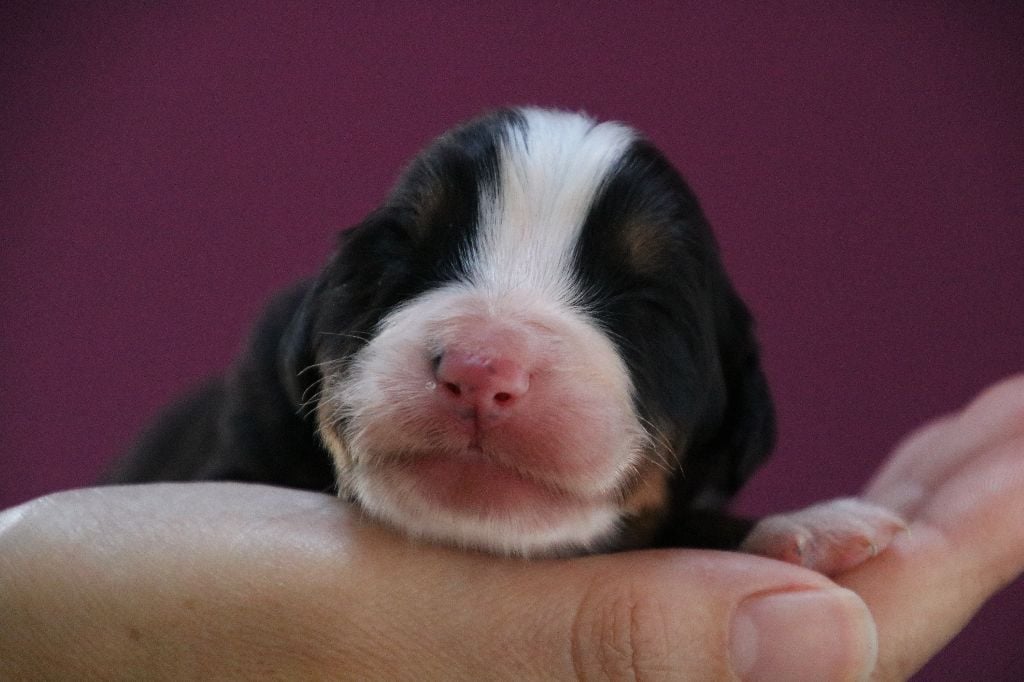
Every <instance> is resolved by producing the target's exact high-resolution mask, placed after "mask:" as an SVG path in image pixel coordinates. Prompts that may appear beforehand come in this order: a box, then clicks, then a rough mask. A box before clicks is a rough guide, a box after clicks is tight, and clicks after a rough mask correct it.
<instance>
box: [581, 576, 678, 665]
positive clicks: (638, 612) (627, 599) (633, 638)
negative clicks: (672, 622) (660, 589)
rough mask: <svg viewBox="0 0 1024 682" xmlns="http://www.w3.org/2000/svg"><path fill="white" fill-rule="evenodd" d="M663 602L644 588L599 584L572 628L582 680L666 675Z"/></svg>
mask: <svg viewBox="0 0 1024 682" xmlns="http://www.w3.org/2000/svg"><path fill="white" fill-rule="evenodd" d="M666 624H667V623H666V619H665V614H664V610H663V606H662V605H661V604H659V603H657V601H656V600H655V599H654V598H653V597H652V596H651V595H650V594H647V593H645V591H644V590H643V589H642V588H638V587H636V586H633V585H630V586H627V587H620V586H614V587H609V586H607V585H601V584H598V585H595V586H592V587H591V589H590V590H588V591H587V594H586V596H585V597H584V599H583V601H582V602H581V604H580V607H579V610H578V611H577V614H576V619H575V622H574V626H573V629H572V658H573V667H574V670H575V673H576V676H577V678H579V679H581V680H616V681H618V680H660V679H668V678H669V677H670V676H671V675H670V670H669V666H668V660H669V656H668V654H669V650H668V647H667V641H668V636H667V633H666Z"/></svg>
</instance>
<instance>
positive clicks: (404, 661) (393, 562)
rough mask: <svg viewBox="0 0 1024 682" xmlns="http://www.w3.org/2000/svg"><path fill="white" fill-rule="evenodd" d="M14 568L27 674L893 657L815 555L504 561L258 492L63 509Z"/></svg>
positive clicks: (670, 669)
mask: <svg viewBox="0 0 1024 682" xmlns="http://www.w3.org/2000/svg"><path fill="white" fill-rule="evenodd" d="M225 500H227V501H225ZM183 512H184V513H183ZM33 516H34V519H33ZM69 567H73V570H68V569H69ZM0 575H2V576H3V578H2V579H3V580H4V582H5V584H4V592H3V594H4V600H5V602H7V603H6V604H5V608H4V609H0V612H2V614H3V615H0V633H3V634H0V651H2V652H3V654H4V655H2V656H0V660H2V661H3V665H5V666H7V669H6V670H3V671H2V672H3V673H4V674H7V675H10V676H14V677H17V676H18V673H24V672H26V668H25V667H24V666H26V665H38V664H39V661H46V662H47V663H48V665H50V666H53V667H51V668H50V670H48V672H49V673H50V674H52V675H55V676H58V677H60V676H64V677H76V676H81V675H83V674H86V673H88V674H92V675H96V674H97V671H111V670H122V671H123V670H146V671H151V672H153V673H154V674H163V675H165V676H169V677H179V678H180V677H182V676H196V675H198V674H201V675H204V676H229V677H243V678H251V677H254V676H257V675H258V676H262V677H266V676H283V677H303V676H305V677H310V676H312V677H322V676H325V675H334V676H338V677H345V678H347V677H357V678H364V679H367V678H368V679H429V678H435V677H443V678H445V679H453V678H456V679H457V678H464V679H479V678H480V677H482V676H486V677H491V678H493V677H495V676H499V677H502V676H503V677H514V678H520V679H521V678H523V677H571V676H581V677H584V678H593V677H610V678H612V679H618V678H622V677H632V676H635V677H647V676H651V677H655V676H660V677H664V676H670V677H673V678H677V679H679V678H683V679H685V678H692V679H711V678H713V679H728V678H729V677H732V676H736V675H742V676H743V677H745V678H748V679H801V678H804V679H855V678H857V677H859V676H863V674H864V673H865V671H866V670H869V669H870V668H871V666H872V665H873V661H874V653H875V650H876V642H875V631H874V625H873V623H872V621H871V618H870V615H869V614H868V612H867V610H866V608H865V607H864V604H863V603H862V602H861V601H860V599H859V598H857V597H856V596H855V595H853V594H852V593H851V592H849V591H847V590H842V589H839V588H836V587H835V586H834V585H833V584H832V583H830V582H829V581H827V580H826V579H824V578H823V577H821V576H819V575H817V574H814V573H812V572H809V571H806V570H803V569H800V568H798V567H794V566H789V565H785V564H781V563H778V562H772V561H768V560H763V559H759V558H756V557H749V556H743V555H737V554H724V553H712V552H685V551H673V552H643V553H634V554H621V555H609V556H595V557H589V558H584V559H577V560H564V561H546V562H523V561H516V560H501V559H497V558H495V557H489V556H481V555H475V554H471V553H461V552H453V551H448V550H444V549H441V548H434V547H422V546H417V545H414V544H412V543H410V542H409V541H407V540H405V539H402V538H398V537H396V536H395V535H393V534H391V533H388V532H386V531H383V530H380V529H378V528H376V527H373V526H369V525H365V524H362V523H361V522H359V520H358V519H357V518H355V517H354V515H352V514H350V513H346V512H345V511H344V508H342V507H340V506H338V505H337V504H336V503H335V502H334V501H332V500H330V499H329V498H326V497H324V496H318V495H311V494H306V493H296V492H293V491H284V490H276V489H267V488H260V487H256V486H231V485H189V486H173V485H171V486H167V485H164V486H146V487H134V488H120V489H108V490H105V491H83V492H80V493H74V494H70V495H66V496H57V497H56V498H50V499H49V500H44V501H42V502H41V503H37V504H36V505H35V506H32V505H30V506H29V508H28V509H27V511H25V510H23V511H22V513H21V519H20V520H15V521H14V522H13V524H11V525H9V527H8V528H7V531H6V532H4V533H3V534H0ZM15 623H16V624H17V625H18V627H13V625H14V624H15ZM72 643H73V645H74V646H71V644H72ZM8 654H11V655H8ZM19 662H20V663H19ZM26 662H27V663H26ZM19 665H20V666H22V667H18V666H19Z"/></svg>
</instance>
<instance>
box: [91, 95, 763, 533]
mask: <svg viewBox="0 0 1024 682" xmlns="http://www.w3.org/2000/svg"><path fill="white" fill-rule="evenodd" d="M521 124H522V121H521V119H520V118H519V115H518V114H517V112H515V111H502V112H498V113H496V114H493V115H491V116H488V117H485V118H483V119H478V120H477V121H475V122H472V123H470V124H468V125H466V126H463V127H461V128H459V129H456V130H455V131H454V132H451V133H449V134H447V135H445V136H444V137H442V138H440V139H439V140H438V141H437V142H436V143H435V144H434V145H432V146H431V147H430V148H429V149H428V150H427V151H426V152H424V154H422V155H421V156H420V157H418V158H417V160H416V161H414V162H413V164H412V165H411V166H410V167H409V169H408V170H407V171H406V173H405V174H404V175H403V177H402V179H401V180H400V182H399V183H398V185H397V187H396V189H395V190H394V191H393V192H392V194H391V196H390V197H389V199H388V200H387V202H385V204H384V205H383V206H382V207H381V208H380V209H378V210H377V211H375V212H374V213H373V214H372V215H370V216H369V217H368V218H367V219H366V220H365V221H364V222H362V223H361V224H359V225H357V226H356V227H354V228H352V229H350V230H347V231H345V232H344V233H343V234H342V235H341V239H340V244H339V249H338V251H337V252H336V254H335V255H334V256H333V257H332V259H331V260H330V262H329V263H328V265H327V266H326V267H325V269H324V270H323V271H322V272H321V274H320V275H319V277H317V278H316V279H315V280H311V281H309V282H306V283H304V284H302V285H300V286H298V287H296V288H295V289H293V290H292V291H289V292H287V293H285V294H283V295H282V296H280V297H279V298H278V299H276V300H275V301H274V302H273V303H272V305H271V306H270V307H269V308H268V311H267V313H266V315H265V317H264V318H263V320H262V321H261V322H260V323H259V325H258V326H257V328H256V330H255V331H254V333H253V335H252V339H251V341H250V344H249V347H248V350H247V351H246V353H245V354H244V355H243V357H242V358H241V360H240V361H239V362H238V363H237V364H236V366H235V367H234V368H233V369H232V370H231V371H230V372H229V373H228V374H227V375H226V376H225V377H224V378H222V379H219V380H216V381H214V382H212V383H210V384H208V385H207V386H206V387H204V388H202V389H201V390H200V391H199V392H198V393H196V394H195V395H193V396H192V397H190V398H188V399H187V400H186V401H184V402H183V403H181V404H179V405H178V406H176V407H174V408H172V409H171V410H170V411H169V412H168V413H167V414H166V415H165V416H164V417H163V419H162V420H161V421H160V422H159V423H158V424H157V425H156V426H155V428H154V429H153V430H151V431H150V432H149V433H148V434H146V435H145V436H144V437H143V439H142V440H141V442H140V443H139V445H138V446H137V448H136V449H135V451H134V452H133V453H132V454H131V455H130V456H129V457H128V458H127V459H125V460H124V461H123V462H122V463H121V464H120V465H119V467H118V468H117V469H116V470H115V471H114V472H113V473H112V475H111V476H110V477H109V478H108V480H109V481H111V482H114V481H117V482H134V481H150V480H195V479H220V480H241V481H253V482H262V483H270V484H276V485H283V486H290V487H298V488H305V489H311V490H318V491H333V490H335V489H336V484H335V480H334V477H335V473H334V471H333V469H332V466H331V458H330V455H329V454H328V452H327V451H326V449H325V448H324V446H323V445H322V444H321V443H320V441H319V439H318V436H317V434H316V425H315V418H314V416H313V415H312V403H313V402H315V395H316V391H317V390H318V385H319V381H320V379H321V376H322V375H321V369H320V366H319V363H323V362H324V361H325V360H334V361H337V362H340V363H341V364H344V362H345V361H346V360H347V359H350V358H351V357H352V356H353V354H354V353H355V352H356V351H358V350H359V348H361V347H362V346H363V345H365V343H366V340H367V339H368V338H369V336H370V335H371V334H373V331H374V328H375V326H376V325H377V323H378V322H379V321H380V320H381V318H382V317H383V316H384V315H385V314H387V313H388V312H389V311H390V310H392V309H393V308H394V307H395V306H396V305H398V304H399V303H401V302H403V301H406V300H409V299H410V298H412V297H415V296H416V295H417V294H419V293H422V292H424V291H427V290H429V289H430V288H432V287H436V286H438V285H440V284H443V283H445V282H448V281H451V280H455V279H459V278H460V277H461V276H462V275H463V274H464V272H463V270H462V268H463V263H462V262H461V260H460V254H461V253H462V252H464V251H465V248H466V247H467V246H468V245H469V244H470V243H471V241H472V239H473V237H474V231H475V221H476V216H477V208H478V205H479V200H480V196H481V192H482V191H483V190H484V189H486V188H488V187H494V186H495V182H496V180H497V173H498V163H497V148H498V141H499V140H500V139H501V135H503V134H505V133H504V131H506V130H507V129H508V127H509V126H516V125H521ZM575 256H576V258H575V267H576V270H577V275H578V278H579V281H580V282H581V283H582V284H583V289H584V291H585V292H587V300H585V301H583V304H584V305H585V306H586V308H587V309H588V310H589V311H590V314H591V315H593V317H594V318H595V319H596V320H597V321H598V322H599V323H600V324H601V325H602V326H603V327H604V328H605V329H606V330H607V331H608V333H609V335H610V337H611V338H612V339H613V341H614V342H615V343H616V344H617V347H618V349H619V352H620V353H621V355H622V356H623V358H624V359H625V361H626V365H627V367H628V369H629V371H630V373H631V375H632V379H633V383H634V385H635V386H636V394H637V399H636V400H637V404H636V409H637V411H638V413H639V414H640V415H641V416H642V418H643V419H644V421H645V422H646V423H648V424H653V425H655V426H656V427H657V428H658V429H659V431H660V432H661V434H662V435H663V436H664V437H665V438H666V439H667V440H668V441H669V442H670V443H671V446H672V449H673V453H674V457H675V458H676V460H677V466H676V467H675V470H674V473H673V474H672V476H671V478H670V481H669V487H670V490H671V497H670V502H669V505H668V509H666V510H664V515H663V517H661V518H660V519H658V520H657V525H658V527H657V531H656V533H655V535H654V536H653V539H652V537H651V536H650V535H646V536H645V540H644V544H658V545H691V546H708V547H735V546H736V545H737V544H738V543H739V541H740V540H741V539H742V538H743V536H744V535H745V534H746V532H747V531H748V530H749V528H750V523H749V522H746V521H742V520H735V519H731V518H729V517H727V516H726V515H724V514H723V513H722V511H721V510H722V508H723V507H724V505H725V503H726V502H727V501H728V499H729V498H730V497H731V496H732V495H733V494H734V493H735V492H736V491H737V490H738V489H739V487H740V486H741V485H742V484H743V482H744V481H745V480H746V479H747V478H748V477H749V476H750V474H751V473H752V472H753V470H754V469H755V467H756V466H757V465H758V464H759V463H760V462H761V461H762V459H763V458H764V457H765V456H766V455H767V454H768V452H769V450H770V449H771V445H772V441H773V437H774V417H773V411H772V404H771V400H770V397H769V394H768V390H767V386H766V383H765V380H764V376H763V374H762V371H761V368H760V363H759V359H758V349H757V344H756V341H755V339H754V336H753V331H752V322H751V318H750V315H749V313H748V312H747V309H746V307H745V306H744V304H743V303H742V302H741V301H740V299H739V298H738V296H737V295H736V293H735V291H734V290H733V288H732V286H731V284H730V283H729V281H728V278H727V276H726V274H725V272H724V269H723V267H722V264H721V260H720V258H719V255H718V250H717V246H716V244H715V241H714V238H713V236H712V234H711V231H710V229H709V227H708V225H707V222H706V220H705V218H704V216H703V214H702V212H701V210H700V207H699V205H698V203H697V200H696V199H695V197H694V196H693V194H692V193H691V191H690V190H689V188H688V187H687V186H686V184H685V183H684V182H683V180H682V179H681V178H680V177H679V175H678V174H677V173H676V171H675V170H674V169H673V168H672V166H671V165H670V164H669V163H668V161H667V160H666V159H665V158H664V157H663V156H662V155H661V154H660V152H658V151H657V150H656V149H654V147H652V146H651V145H649V144H648V143H646V142H643V141H640V142H636V143H634V144H633V146H632V147H631V149H630V150H629V151H628V153H627V154H626V156H625V157H624V158H623V160H622V162H621V164H620V166H619V168H617V169H616V172H615V173H614V175H613V177H612V178H611V180H610V181H609V182H608V183H607V184H606V186H605V187H604V188H603V190H602V192H601V193H600V195H599V197H598V198H597V200H596V201H595V202H594V204H593V206H592V208H591V210H590V213H589V215H588V218H587V220H586V223H585V225H584V229H583V234H582V237H581V240H580V242H579V244H578V246H577V251H576V254H575Z"/></svg>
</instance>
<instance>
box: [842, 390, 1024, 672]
mask: <svg viewBox="0 0 1024 682" xmlns="http://www.w3.org/2000/svg"><path fill="white" fill-rule="evenodd" d="M864 497H865V498H866V499H867V500H869V501H871V502H875V503H877V504H880V505H882V506H884V507H888V508H889V509H892V510H894V511H896V512H897V513H899V514H900V515H901V516H902V517H903V518H904V519H905V520H906V521H907V522H908V524H909V526H910V533H904V534H902V535H900V536H899V537H897V538H896V540H895V541H894V543H893V544H892V545H891V546H890V547H889V549H887V550H886V551H885V552H883V553H882V554H881V555H879V556H878V557H876V558H875V559H874V560H872V561H870V562H868V563H866V564H864V565H862V566H860V567H858V568H857V569H855V570H853V571H851V572H849V573H847V574H845V575H843V576H841V577H839V578H838V579H837V582H839V583H840V584H842V585H845V586H847V587H849V588H851V589H853V590H855V591H856V592H857V593H858V594H859V595H860V596H861V597H863V599H864V601H865V602H866V603H867V605H868V606H869V608H870V609H871V612H872V613H873V614H874V617H875V621H876V623H877V624H878V633H879V645H880V651H879V659H878V661H879V662H878V670H877V671H876V675H875V676H876V678H878V679H886V680H889V679H905V678H906V677H908V676H909V675H911V674H913V673H914V672H915V671H917V670H918V669H919V668H920V667H921V666H923V665H924V663H925V662H927V660H928V659H929V658H931V657H932V656H933V655H934V654H935V653H937V652H938V651H939V650H940V649H941V648H942V647H943V646H944V645H945V644H946V643H947V642H948V641H949V640H950V639H952V637H953V636H954V635H956V634H957V633H958V632H959V631H960V630H961V629H962V628H963V627H964V625H965V624H966V623H967V621H968V620H970V618H971V616H973V615H974V613H975V612H976V611H977V610H978V609H979V608H980V607H981V606H982V604H983V603H984V602H985V601H986V600H987V599H988V598H989V597H990V596H992V595H993V594H994V593H995V592H997V591H998V590H999V589H1001V588H1002V587H1003V586H1005V585H1006V584H1008V583H1009V582H1011V581H1013V580H1014V579H1016V578H1018V577H1019V576H1020V575H1021V572H1022V570H1024V375H1018V376H1016V377H1012V378H1010V379H1006V380H1004V381H1002V382H1000V383H998V384H996V385H995V386H992V387H990V388H989V389H987V390H986V391H984V392H983V393H982V394H981V395H980V396H978V397H977V398H976V399H975V400H974V401H972V402H971V403H970V404H969V405H968V406H967V407H966V408H965V409H963V410H962V411H960V412H957V413H954V414H952V415H949V416H947V417H944V418H942V419H939V420H937V421H935V422H933V423H932V424H930V425H928V426H926V427H924V428H922V429H920V430H918V431H917V432H916V433H914V434H912V435H911V436H910V437H909V438H908V439H906V440H905V441H904V443H903V444H902V445H901V446H900V447H898V448H897V449H896V451H895V453H894V454H893V455H892V457H890V458H889V460H888V462H887V463H886V464H885V466H883V467H882V469H881V471H879V472H878V474H877V475H876V476H875V478H874V480H873V481H872V482H871V483H870V484H869V485H868V487H867V489H866V490H865V492H864Z"/></svg>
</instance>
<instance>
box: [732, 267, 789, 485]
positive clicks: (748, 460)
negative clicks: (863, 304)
mask: <svg viewBox="0 0 1024 682" xmlns="http://www.w3.org/2000/svg"><path fill="white" fill-rule="evenodd" d="M729 294H730V295H729V297H728V301H727V302H726V303H725V305H724V306H723V308H724V309H723V310H722V311H721V314H722V315H723V316H724V318H725V319H723V320H722V321H721V322H720V326H719V351H718V352H719V357H720V359H721V363H722V374H723V378H724V380H725V392H726V408H725V413H724V415H723V420H722V426H721V435H720V438H719V440H720V442H721V447H722V452H723V453H725V454H726V456H727V457H728V459H730V460H731V463H730V467H729V468H730V471H731V474H732V475H731V477H730V478H729V480H728V482H727V490H728V493H729V494H730V495H731V494H732V493H734V492H736V490H738V489H739V487H740V486H741V485H743V483H745V482H746V480H747V479H748V478H750V476H751V475H752V474H753V473H754V470H755V469H756V468H757V467H758V466H759V465H760V464H761V462H763V461H764V459H765V458H766V457H767V456H768V454H769V453H770V452H771V450H772V447H774V445H775V407H774V405H773V403H772V398H771V394H770V393H769V390H768V382H767V380H766V379H765V376H764V370H763V369H762V368H761V356H760V349H759V347H758V343H757V339H756V338H755V336H754V323H753V320H752V318H751V316H750V313H749V312H748V311H747V307H746V306H745V305H744V304H743V302H742V301H740V299H739V298H738V297H737V296H736V294H735V293H733V292H732V291H731V287H730V292H729Z"/></svg>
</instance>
